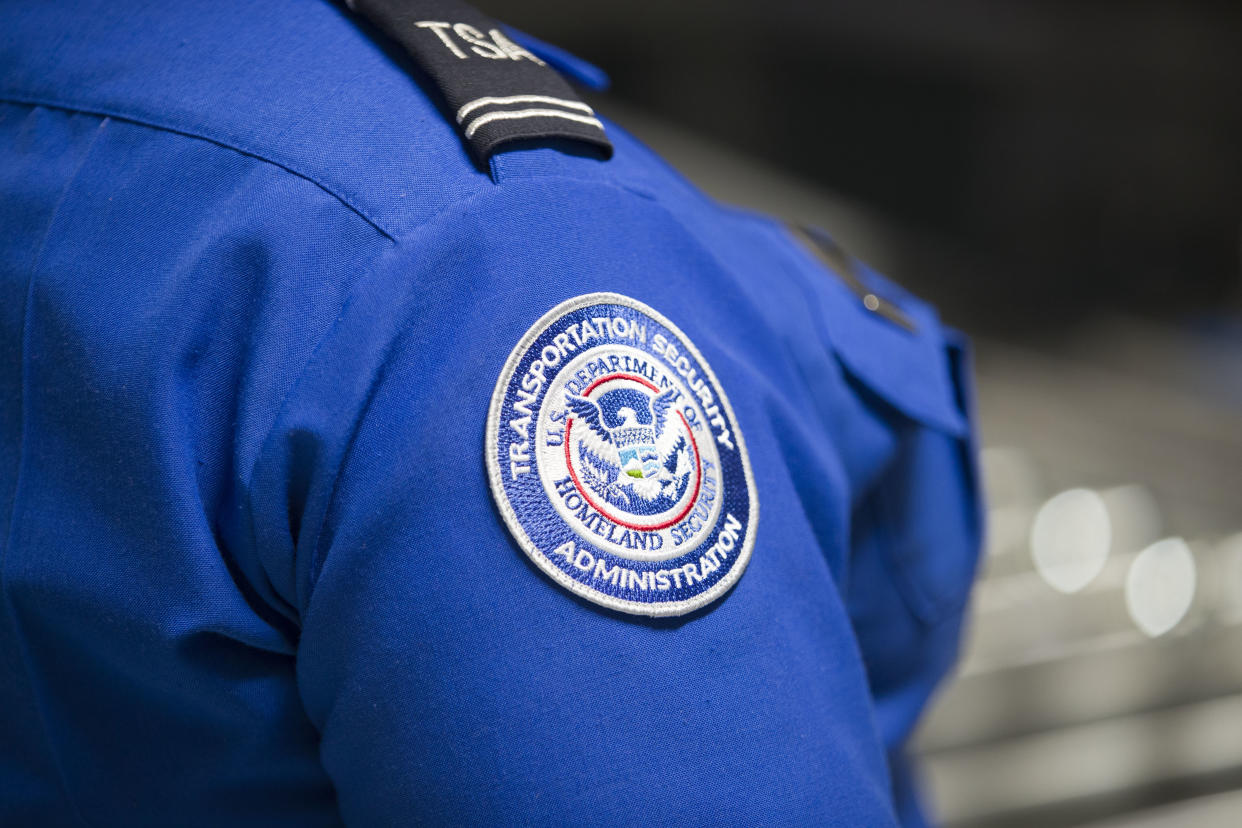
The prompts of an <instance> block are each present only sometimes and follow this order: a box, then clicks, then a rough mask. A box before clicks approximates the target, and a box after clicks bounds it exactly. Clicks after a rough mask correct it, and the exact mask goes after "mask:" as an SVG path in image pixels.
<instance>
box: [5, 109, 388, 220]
mask: <svg viewBox="0 0 1242 828" xmlns="http://www.w3.org/2000/svg"><path fill="white" fill-rule="evenodd" d="M0 103H11V104H17V105H21V106H43V107H48V108H50V109H60V110H64V111H66V112H80V113H82V114H84V115H95V116H98V117H102V118H113V119H115V120H118V121H126V122H128V123H132V124H137V125H138V126H142V127H147V128H148V129H156V130H159V131H161V132H168V133H172V134H175V135H181V136H184V137H186V138H194V139H197V140H200V141H207V142H208V143H211V144H215V145H216V146H218V147H221V148H223V149H227V150H232V151H233V152H236V153H239V154H241V155H245V156H247V157H248V158H254V159H255V160H258V161H262V162H263V163H265V164H270V165H271V166H273V167H277V168H278V169H281V170H284V171H285V172H287V173H289V174H290V175H294V176H297V177H298V178H301V179H303V180H305V181H309V182H310V183H311V184H314V185H315V186H316V187H318V188H319V189H321V190H323V191H324V192H325V193H327V194H328V195H330V196H332V197H333V198H335V199H336V200H337V201H339V202H340V203H341V204H342V205H344V206H345V207H346V208H347V209H349V210H350V211H351V212H353V213H354V214H356V215H357V216H358V217H359V218H361V219H362V220H363V221H365V222H366V223H367V224H369V225H371V227H373V228H375V230H376V231H377V232H379V233H380V234H381V235H382V236H384V238H386V239H388V241H390V242H395V241H396V236H395V235H394V234H393V233H392V232H391V231H390V230H388V228H386V227H384V226H383V225H382V224H380V222H379V221H378V220H377V219H375V218H374V217H373V216H370V215H368V214H367V212H366V211H365V210H363V209H362V208H360V207H358V206H357V205H356V204H354V203H352V202H351V201H350V200H349V199H348V198H346V197H345V196H344V195H342V194H341V193H340V192H338V191H337V190H335V189H333V188H332V187H331V186H329V185H328V184H326V183H324V182H323V181H320V180H319V179H317V178H316V177H315V176H313V175H309V174H307V173H304V172H302V171H300V170H297V169H295V168H293V167H291V166H289V165H288V164H286V163H284V162H281V161H278V160H276V159H274V158H270V157H268V156H266V155H263V154H262V153H258V152H255V151H254V150H250V149H246V148H245V147H241V146H238V145H237V144H234V143H231V142H229V141H227V140H224V139H222V138H218V137H215V136H211V135H206V134H203V133H198V132H191V131H189V130H187V129H183V128H180V127H175V126H172V125H171V124H162V123H158V122H156V121H153V120H148V119H146V118H141V117H137V116H134V115H132V114H128V113H125V112H121V111H116V110H112V109H108V108H105V107H92V106H81V105H75V104H69V103H65V102H62V101H57V100H54V99H51V98H40V97H32V96H24V95H16V94H13V93H9V92H0Z"/></svg>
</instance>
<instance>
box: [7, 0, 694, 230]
mask: <svg viewBox="0 0 1242 828" xmlns="http://www.w3.org/2000/svg"><path fill="white" fill-rule="evenodd" d="M3 5H4V6H7V8H4V12H3V14H4V17H5V19H6V26H5V30H4V32H2V33H0V66H3V67H4V68H5V71H4V72H3V80H0V99H3V100H8V101H11V102H17V103H27V104H32V105H44V106H52V107H59V108H64V109H69V110H74V111H82V112H90V113H95V114H98V115H103V116H109V117H113V118H119V119H124V120H129V121H133V122H136V123H139V124H144V125H147V126H151V127H155V128H158V129H163V130H167V131H170V132H174V133H177V134H181V135H184V136H187V137H191V138H197V139H205V140H207V141H211V142H214V143H217V144H220V145H222V146H225V147H229V148H232V149H234V150H237V151H240V152H242V153H244V154H247V155H250V156H254V157H257V158H260V159H263V160H265V161H269V162H271V163H272V164H275V165H277V166H279V167H282V168H284V169H285V170H287V171H289V172H291V173H294V174H296V175H299V176H301V177H303V178H306V179H309V180H310V181H312V182H314V183H315V184H317V185H319V186H320V187H321V188H322V189H324V190H326V191H328V192H329V193H331V194H332V195H334V196H335V197H337V198H338V199H340V200H341V201H342V202H344V203H345V204H346V205H347V206H349V207H351V208H352V209H354V210H355V211H357V212H358V213H360V214H361V215H362V216H363V217H364V218H366V219H368V220H369V221H370V222H371V223H373V224H374V225H376V226H377V227H378V228H379V229H380V230H381V231H382V232H384V233H385V234H386V235H388V236H389V237H390V238H394V239H395V238H398V237H400V236H402V235H404V234H406V233H407V232H409V231H410V230H412V229H413V228H416V227H418V226H420V225H422V224H425V223H426V222H428V221H429V220H430V219H432V218H434V217H435V216H436V215H438V214H439V213H441V212H443V211H444V210H445V209H446V208H447V207H449V206H450V205H452V204H454V203H457V202H460V201H463V200H466V199H469V198H471V197H472V196H474V195H477V194H478V193H479V192H481V191H484V190H487V189H489V188H491V187H494V186H496V184H497V182H498V180H499V177H500V173H499V171H498V170H497V169H496V163H493V164H492V165H490V166H483V165H481V164H479V163H477V162H475V161H474V160H472V159H471V157H470V155H469V153H468V151H467V147H466V146H465V144H464V143H463V140H462V137H461V133H460V132H459V131H458V130H457V129H456V127H455V124H454V122H453V118H452V115H451V113H449V112H447V111H446V108H445V105H444V103H443V101H442V100H441V96H440V95H439V93H438V91H437V89H436V88H435V87H434V86H433V85H432V84H431V82H430V81H429V80H428V79H427V77H426V76H425V75H424V74H423V73H422V72H420V71H419V70H418V69H417V68H416V67H415V66H414V65H413V64H412V63H411V61H410V59H409V58H408V57H407V56H406V55H405V54H404V53H403V52H402V51H401V50H400V48H399V47H397V46H396V45H394V44H391V43H389V42H388V41H387V40H386V39H385V38H384V37H383V36H382V35H380V34H378V33H377V32H375V31H374V30H373V29H371V28H370V27H369V26H367V24H365V23H363V22H362V21H361V20H360V19H359V18H357V17H355V16H354V15H352V14H351V13H350V12H349V11H348V10H347V9H346V8H344V6H343V5H339V4H333V3H330V2H309V3H307V2H294V0H277V1H276V2H270V3H263V4H252V3H241V2H240V0H222V2H219V3H212V4H188V3H185V4H183V3H176V4H158V5H154V6H151V7H147V8H143V9H142V10H141V13H135V9H134V8H132V7H131V5H130V4H127V3H107V2H102V0H65V2H54V3H44V4H19V3H6V4H3ZM607 131H608V134H609V137H610V138H611V139H612V140H613V143H614V145H615V146H616V148H617V153H616V155H615V156H614V158H613V159H611V160H609V161H603V160H601V159H600V158H599V157H598V156H595V155H593V154H592V153H590V152H578V151H577V150H578V149H579V148H578V147H575V146H574V144H573V142H563V143H562V144H561V145H560V146H558V147H555V148H550V149H548V150H547V151H546V152H545V151H540V150H539V149H538V148H525V149H523V150H519V151H515V152H507V153H502V155H503V156H504V157H505V159H506V160H505V161H504V162H502V163H506V164H508V167H509V170H510V173H509V174H510V175H521V176H523V177H527V176H531V175H537V176H559V175H564V176H569V177H574V178H578V179H586V180H594V181H612V182H634V183H635V184H636V185H637V186H640V187H641V186H643V183H644V182H647V183H648V184H650V183H652V182H653V180H654V179H659V184H658V186H659V187H662V188H664V189H668V188H669V187H673V188H677V187H679V186H683V185H681V184H680V181H679V179H677V178H676V177H675V176H673V175H671V174H669V172H668V171H667V170H666V169H665V168H664V167H663V166H662V165H661V164H659V163H658V161H657V160H656V159H655V158H654V156H651V155H650V154H649V153H648V152H646V151H645V149H643V148H642V147H641V146H640V145H639V144H638V143H637V142H635V141H633V140H632V139H629V138H628V136H625V135H624V134H623V133H622V131H621V130H620V129H618V128H617V127H616V126H615V125H612V124H609V125H608V127H607ZM546 146H549V147H551V146H552V144H551V142H549V143H548V144H547V145H546ZM495 159H496V156H494V157H493V162H495Z"/></svg>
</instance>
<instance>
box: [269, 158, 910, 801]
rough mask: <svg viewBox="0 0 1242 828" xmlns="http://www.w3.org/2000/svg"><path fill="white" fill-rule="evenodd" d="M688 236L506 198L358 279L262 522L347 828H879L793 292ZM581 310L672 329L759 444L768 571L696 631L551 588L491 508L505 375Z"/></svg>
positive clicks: (863, 692) (695, 616)
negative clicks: (498, 398)
mask: <svg viewBox="0 0 1242 828" xmlns="http://www.w3.org/2000/svg"><path fill="white" fill-rule="evenodd" d="M704 209H706V208H704ZM713 209H714V208H713ZM691 218H693V217H692V216H691ZM686 223H687V222H685V221H680V220H677V219H674V218H673V217H672V216H671V215H670V214H669V212H668V211H667V210H666V209H665V208H664V207H662V206H661V205H660V204H658V203H655V202H654V201H653V200H652V199H650V198H646V197H643V196H641V195H638V194H634V193H631V192H623V191H621V190H619V189H617V188H612V187H603V186H600V187H595V186H589V187H588V186H585V185H582V184H581V183H580V182H575V181H569V180H554V181H549V180H543V179H537V180H532V181H529V182H519V183H515V184H510V185H504V186H501V187H498V188H497V189H496V192H494V193H491V194H488V195H485V196H481V197H480V198H478V199H476V200H473V201H469V202H466V203H462V204H460V205H458V206H456V207H455V208H453V209H452V210H450V211H449V212H447V213H446V214H445V215H444V216H442V217H441V219H440V220H439V221H438V222H437V223H435V224H434V225H432V226H428V227H426V228H424V229H422V230H421V231H420V232H419V233H416V234H413V235H411V237H410V238H403V239H400V240H398V243H397V244H396V245H395V246H394V247H393V249H392V250H391V251H390V253H389V254H388V255H387V256H386V257H381V259H380V260H379V261H377V262H375V263H373V264H371V265H370V266H369V267H370V269H371V270H372V271H373V272H372V273H371V274H370V275H368V276H366V277H363V278H361V279H360V280H359V283H358V285H357V286H356V287H355V289H354V291H353V293H352V294H351V298H350V300H349V301H348V302H347V303H346V305H345V307H344V308H343V310H342V312H341V314H340V315H339V318H338V319H337V321H336V324H335V325H334V328H333V331H332V332H331V333H330V334H329V336H328V337H326V338H325V340H324V342H323V343H322V344H321V345H320V346H319V348H318V351H317V354H316V356H315V358H314V359H313V360H312V363H311V365H310V366H309V367H308V368H307V370H306V371H305V372H304V373H303V375H302V377H301V378H300V380H299V383H298V387H297V388H296V390H295V392H294V393H293V394H292V395H291V397H290V399H289V401H288V402H287V404H286V407H285V410H284V412H283V414H282V418H281V421H280V422H279V423H278V425H277V427H276V428H274V429H273V432H272V434H271V436H270V437H269V439H268V442H267V444H266V446H265V450H264V454H263V459H262V460H261V462H260V465H259V468H258V470H257V473H256V475H255V480H254V483H253V490H252V500H251V503H252V506H251V508H252V510H253V512H254V525H255V535H256V542H257V543H258V544H259V545H260V546H262V547H263V548H265V549H268V550H271V552H270V554H271V556H272V557H271V559H270V560H271V565H270V566H269V569H271V570H272V571H273V572H274V573H275V576H276V577H280V578H284V579H286V580H287V581H288V583H289V585H290V586H289V587H288V589H287V590H286V591H287V592H288V594H289V599H290V601H291V602H292V603H294V604H295V605H296V606H297V611H298V615H299V618H300V630H301V637H300V641H299V645H298V656H297V664H298V682H299V688H300V692H301V696H302V699H303V701H304V703H305V705H306V709H307V712H308V714H309V716H310V719H311V721H312V722H313V723H314V724H315V726H316V728H317V729H318V731H319V733H320V736H321V743H320V754H321V758H322V761H323V763H324V766H325V768H326V769H327V772H328V774H329V775H330V777H331V778H332V779H333V782H334V784H335V786H336V790H337V795H338V800H339V803H340V807H341V811H342V814H343V816H344V817H345V819H346V822H348V823H351V824H359V825H372V824H399V823H405V822H411V821H422V822H430V823H439V822H451V823H455V824H459V823H460V824H495V823H497V822H503V823H517V824H522V823H542V824H557V823H580V822H590V823H593V824H600V825H624V824H633V822H634V821H636V820H638V819H641V820H642V821H643V822H645V823H650V824H656V825H663V824H679V825H695V824H702V825H707V824H720V823H737V824H807V823H808V822H815V821H821V820H839V821H843V822H844V823H847V824H867V825H882V824H888V823H891V821H892V819H893V817H892V801H891V792H890V790H889V783H888V771H887V767H886V763H885V757H884V754H883V750H882V748H881V746H880V740H879V739H878V738H877V731H876V724H875V719H874V715H873V710H872V706H871V701H870V696H869V693H868V687H867V679H866V675H865V672H864V669H863V666H862V664H861V662H860V661H859V659H858V655H857V652H858V651H857V644H856V641H855V638H854V635H853V632H852V629H851V625H850V620H849V617H848V613H847V610H846V608H845V606H844V604H843V602H842V601H841V600H840V598H839V597H834V596H837V595H838V593H837V591H836V587H835V585H834V581H833V573H832V571H831V570H830V569H829V568H828V567H827V566H826V565H825V556H824V555H823V554H822V552H821V550H820V549H819V548H818V546H817V542H816V538H815V536H814V534H813V532H812V531H811V530H810V528H809V525H808V522H807V516H806V514H805V512H804V511H803V509H802V506H801V504H800V503H799V501H798V498H797V495H796V492H795V491H794V487H793V485H792V483H791V481H790V478H789V473H788V469H787V467H786V465H785V463H784V459H783V458H784V457H785V448H784V446H783V445H782V444H781V442H780V441H782V440H785V439H786V438H787V436H788V433H789V432H788V429H787V428H785V420H786V418H787V416H789V412H791V411H793V410H795V409H794V408H793V407H791V404H790V402H789V399H790V395H791V394H792V393H793V392H792V391H791V389H794V388H796V387H797V383H798V381H799V380H798V376H797V374H796V372H794V371H792V369H791V368H790V366H789V365H788V363H787V361H786V358H785V354H786V352H785V350H784V346H783V344H782V343H783V341H784V339H783V337H784V336H785V335H786V334H787V332H788V329H789V327H790V324H791V323H790V314H789V312H788V310H787V306H788V303H786V302H781V301H775V300H776V299H777V297H775V296H773V295H772V292H773V291H774V290H775V291H779V290H783V289H784V288H783V287H782V286H781V285H780V284H778V283H773V281H772V279H771V278H770V274H769V273H768V272H767V271H765V270H763V269H761V267H762V263H763V262H766V261H769V260H770V251H769V250H767V249H766V248H763V247H762V246H760V247H756V248H754V249H751V248H750V247H749V246H748V244H749V243H747V244H742V243H741V242H739V241H738V238H737V234H736V233H730V232H728V230H727V228H726V230H725V231H722V233H721V241H720V242H719V244H718V245H717V244H715V243H705V242H704V239H703V237H702V236H701V235H699V234H696V233H693V232H690V231H689V230H688V229H687V227H686ZM731 244H732V245H735V247H733V248H730V247H728V245H731ZM733 250H736V251H737V252H736V254H734V255H723V254H724V253H726V252H730V251H733ZM747 256H750V257H752V258H753V263H752V262H751V261H749V260H747V259H746V258H745V257H747ZM594 292H613V293H621V294H625V295H626V296H630V297H633V298H634V299H635V300H636V301H641V302H643V303H645V304H646V305H648V306H650V307H652V308H656V309H658V310H660V312H661V313H663V314H665V315H666V316H667V317H668V318H669V319H672V320H675V321H676V322H677V324H678V326H679V327H680V329H681V331H683V332H684V334H685V336H686V337H687V338H688V339H689V340H691V341H693V342H694V343H696V345H697V347H698V349H699V350H700V351H701V353H702V356H703V357H704V359H705V361H707V362H709V363H710V364H711V366H712V368H713V369H714V372H715V375H716V377H717V379H718V381H719V383H720V386H721V387H722V388H724V389H725V390H727V391H728V393H729V396H730V399H731V400H732V403H733V410H734V414H735V416H736V421H737V424H738V427H739V428H740V429H741V430H743V431H744V432H745V437H746V441H747V446H748V449H749V452H750V457H751V460H752V463H753V466H754V487H755V490H756V491H757V492H758V496H759V497H760V498H761V501H762V503H763V506H762V513H761V516H760V518H759V523H758V527H759V528H758V535H757V540H756V542H755V546H754V549H755V551H754V555H753V557H752V559H751V562H750V564H749V567H748V568H747V569H746V572H745V574H744V575H743V576H742V577H741V579H740V581H738V582H737V584H736V586H734V587H733V588H732V589H731V590H730V591H729V592H728V593H727V594H725V595H723V597H721V599H720V600H718V601H716V602H714V603H712V604H711V605H709V606H706V607H703V608H701V609H699V610H696V611H694V612H691V613H689V614H685V615H680V616H676V617H670V618H647V617H640V616H635V615H629V614H625V613H621V612H616V611H613V610H611V609H609V608H607V607H603V606H599V605H597V604H595V603H592V602H590V601H588V600H586V599H584V598H582V597H581V596H579V595H576V594H574V593H572V592H570V591H569V590H566V589H563V588H562V587H561V586H560V585H559V584H558V583H556V582H554V581H553V580H552V579H551V578H548V577H546V575H545V573H544V572H542V571H541V570H540V569H539V568H537V567H536V566H535V565H534V564H533V563H532V562H531V559H530V558H529V557H528V556H527V555H526V554H524V552H523V550H522V548H521V547H520V545H519V543H518V542H517V541H516V540H515V538H514V536H513V534H512V533H511V532H510V531H509V530H508V528H507V527H506V524H505V521H504V520H503V519H502V516H501V515H500V513H499V512H498V509H497V505H496V502H495V499H494V498H493V497H492V494H491V492H490V491H489V487H488V477H487V472H486V468H485V462H484V442H485V440H484V430H485V421H486V418H487V412H488V408H489V404H490V402H491V399H492V394H493V390H494V388H495V386H496V382H497V378H498V376H499V375H500V373H501V370H502V367H503V366H504V365H505V362H506V359H507V358H508V356H509V354H510V352H511V351H512V350H513V349H514V348H515V346H516V344H517V343H518V342H519V340H520V339H521V338H522V337H523V334H524V333H525V332H526V331H527V329H528V328H529V327H530V326H531V325H532V324H533V323H535V321H536V320H538V319H540V317H541V316H543V315H544V314H545V313H547V312H548V310H549V309H550V308H554V307H557V306H558V305H560V304H561V303H562V302H564V301H565V300H566V299H568V298H571V297H574V296H580V295H584V294H591V293H594ZM765 297H766V298H765ZM631 405H633V404H631ZM618 411H619V409H618ZM632 414H633V412H632V411H631V415H632ZM618 417H620V418H621V419H624V417H622V416H621V415H620V414H618ZM282 559H283V560H287V561H288V563H287V564H286V568H285V570H283V571H279V561H280V560H282Z"/></svg>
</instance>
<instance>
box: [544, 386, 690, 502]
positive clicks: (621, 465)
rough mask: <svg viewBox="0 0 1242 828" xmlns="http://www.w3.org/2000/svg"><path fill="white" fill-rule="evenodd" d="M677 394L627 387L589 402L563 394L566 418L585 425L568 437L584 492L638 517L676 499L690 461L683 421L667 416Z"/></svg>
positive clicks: (574, 395)
mask: <svg viewBox="0 0 1242 828" xmlns="http://www.w3.org/2000/svg"><path fill="white" fill-rule="evenodd" d="M677 394H678V391H677V389H675V388H669V389H666V390H664V391H661V392H659V393H651V392H649V391H647V390H646V389H644V388H640V387H635V385H633V384H628V383H627V384H626V385H624V386H621V387H616V388H611V389H609V390H607V391H604V392H603V393H601V394H599V396H598V398H597V399H594V400H593V399H590V398H588V397H585V396H580V395H577V394H572V393H566V395H565V401H566V404H567V406H568V408H569V412H570V413H571V415H572V417H573V418H574V420H576V421H580V422H581V423H582V424H583V425H585V426H586V428H585V429H581V430H578V431H575V432H574V433H573V436H574V438H575V440H574V442H575V443H577V454H578V460H579V461H580V465H581V469H582V472H583V477H584V482H585V483H586V484H587V486H588V487H590V488H591V489H592V490H593V491H595V493H596V494H598V495H600V496H601V497H603V498H604V499H606V500H607V501H608V502H609V503H611V504H613V505H614V506H616V507H618V508H621V509H624V510H625V511H627V512H630V513H633V514H639V515H646V514H656V513H658V512H661V511H663V510H665V509H667V508H669V507H670V506H671V505H672V504H673V503H675V502H676V501H677V500H678V499H680V497H681V496H682V494H683V493H684V492H685V489H686V484H687V482H688V480H689V477H690V472H691V471H692V470H693V460H692V457H691V453H690V449H689V446H688V445H687V441H686V435H685V434H684V433H683V431H684V428H683V427H682V426H683V423H684V420H682V418H681V417H680V415H677V414H676V412H672V414H673V415H674V416H672V417H670V409H671V408H672V406H673V401H674V400H675V399H676V397H677ZM674 422H675V424H676V425H674ZM579 434H581V437H579Z"/></svg>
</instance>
